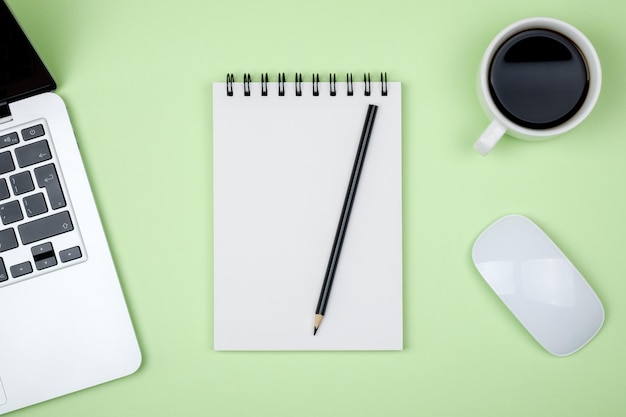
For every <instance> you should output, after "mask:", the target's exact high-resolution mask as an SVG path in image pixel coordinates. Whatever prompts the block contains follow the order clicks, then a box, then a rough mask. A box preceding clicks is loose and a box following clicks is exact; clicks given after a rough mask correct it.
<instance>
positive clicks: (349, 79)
mask: <svg viewBox="0 0 626 417" xmlns="http://www.w3.org/2000/svg"><path fill="white" fill-rule="evenodd" d="M346 86H347V91H346V92H347V94H348V97H351V96H353V95H354V85H353V84H352V74H346Z"/></svg>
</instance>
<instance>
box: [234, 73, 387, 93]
mask: <svg viewBox="0 0 626 417" xmlns="http://www.w3.org/2000/svg"><path fill="white" fill-rule="evenodd" d="M311 81H312V82H311V84H312V86H313V96H316V97H317V96H319V95H320V90H319V83H320V75H319V73H313V75H312V80H311ZM234 83H235V76H234V75H233V74H232V73H227V74H226V94H227V95H228V96H233V95H234V89H233V84H234ZM251 83H252V77H251V76H250V74H249V73H245V74H244V75H243V93H244V95H245V96H250V94H251V92H250V84H251ZM268 83H269V76H268V75H267V73H264V74H261V95H262V96H267V95H268V89H267V88H268ZM286 83H287V77H286V76H285V73H284V72H282V73H278V95H279V96H284V95H285V84H286ZM328 83H329V91H330V95H331V96H333V97H334V96H336V95H337V76H336V74H334V73H330V74H328ZM363 84H364V92H363V94H364V95H365V96H370V95H371V93H372V85H371V76H370V73H363ZM294 85H295V94H296V96H298V97H300V96H302V73H298V72H297V73H296V77H295V80H294ZM380 94H381V95H382V96H387V95H388V94H389V89H388V82H387V73H386V72H381V73H380ZM346 95H347V96H349V97H350V96H353V95H354V82H353V78H352V74H351V73H346Z"/></svg>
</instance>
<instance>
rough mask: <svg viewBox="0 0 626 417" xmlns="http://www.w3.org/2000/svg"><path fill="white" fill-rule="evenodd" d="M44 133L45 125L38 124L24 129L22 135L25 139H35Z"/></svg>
mask: <svg viewBox="0 0 626 417" xmlns="http://www.w3.org/2000/svg"><path fill="white" fill-rule="evenodd" d="M43 135H44V131H43V126H42V125H36V126H32V127H28V128H26V129H22V137H23V138H24V140H30V139H35V138H38V137H40V136H43Z"/></svg>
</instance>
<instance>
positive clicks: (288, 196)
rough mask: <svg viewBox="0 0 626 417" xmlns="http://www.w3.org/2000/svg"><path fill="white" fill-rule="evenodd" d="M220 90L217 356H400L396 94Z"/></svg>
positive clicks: (217, 86)
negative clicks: (344, 216)
mask: <svg viewBox="0 0 626 417" xmlns="http://www.w3.org/2000/svg"><path fill="white" fill-rule="evenodd" d="M267 86H268V87H267V95H266V96H263V95H262V94H261V88H262V87H261V83H251V84H250V95H249V96H245V95H244V84H243V83H233V95H232V96H228V95H227V86H226V83H214V84H213V163H214V167H213V169H214V173H213V187H214V189H213V199H214V348H215V349H216V350H401V349H402V164H401V163H402V132H401V90H400V83H388V85H387V89H388V94H387V95H386V96H385V95H383V94H382V91H381V87H382V86H381V83H371V95H370V96H365V94H364V89H365V85H364V83H362V82H360V83H354V95H353V96H348V95H347V94H346V87H347V84H346V83H337V85H336V95H335V96H331V95H330V86H329V83H328V82H325V83H320V84H319V96H313V94H312V88H313V87H312V84H311V83H302V95H301V96H296V91H295V85H294V83H293V82H290V83H286V84H285V87H284V88H285V95H284V96H280V95H279V94H278V88H279V87H278V83H268V84H267ZM369 104H375V105H378V112H377V115H376V120H375V122H374V127H373V130H372V135H371V138H370V142H369V147H368V150H367V153H366V156H365V161H364V164H363V170H362V173H361V178H360V181H359V185H358V190H357V193H356V198H355V200H354V206H353V208H352V214H351V216H350V221H349V224H348V228H347V232H346V236H345V240H344V244H343V249H342V251H341V255H340V257H339V264H338V267H337V270H336V274H335V278H334V283H333V287H332V292H331V295H330V299H329V302H328V306H327V308H326V312H325V316H324V320H323V322H322V324H321V326H320V328H319V330H318V332H317V335H315V336H314V335H313V323H314V314H315V308H316V306H317V301H318V298H319V294H320V290H321V288H322V282H323V280H324V274H325V272H326V268H327V264H328V259H329V256H330V252H331V248H332V245H333V240H334V238H335V233H336V230H337V224H338V221H339V217H340V214H341V208H342V206H343V202H344V198H345V195H346V190H347V186H348V183H349V179H350V174H351V172H352V167H353V164H354V159H355V155H356V152H357V147H358V143H359V139H360V137H361V132H362V129H363V123H364V121H365V116H366V113H367V108H368V105H369Z"/></svg>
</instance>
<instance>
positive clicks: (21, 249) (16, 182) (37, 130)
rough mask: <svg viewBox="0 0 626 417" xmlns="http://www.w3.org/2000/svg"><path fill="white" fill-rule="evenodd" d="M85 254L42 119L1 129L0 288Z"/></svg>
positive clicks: (84, 256)
mask: <svg viewBox="0 0 626 417" xmlns="http://www.w3.org/2000/svg"><path fill="white" fill-rule="evenodd" d="M86 258H87V257H86V253H85V248H84V244H83V240H82V238H81V236H80V232H79V230H78V225H77V223H76V219H75V216H74V212H73V210H72V207H71V204H70V201H69V198H68V195H67V193H66V191H65V185H64V181H63V174H62V173H61V169H60V166H59V163H58V160H57V157H56V153H55V151H54V146H53V144H52V140H51V136H50V131H49V129H48V125H47V124H46V121H45V120H44V119H39V120H35V121H33V122H32V123H28V124H24V125H22V126H18V127H14V128H11V129H9V130H5V131H2V130H0V287H2V286H6V285H10V284H12V283H14V282H19V281H23V280H25V279H29V278H33V277H36V276H40V275H43V274H46V273H48V272H52V271H56V270H58V269H60V268H64V267H67V266H70V265H74V264H76V263H79V262H81V261H84V260H85V259H86Z"/></svg>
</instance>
